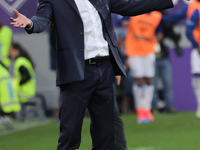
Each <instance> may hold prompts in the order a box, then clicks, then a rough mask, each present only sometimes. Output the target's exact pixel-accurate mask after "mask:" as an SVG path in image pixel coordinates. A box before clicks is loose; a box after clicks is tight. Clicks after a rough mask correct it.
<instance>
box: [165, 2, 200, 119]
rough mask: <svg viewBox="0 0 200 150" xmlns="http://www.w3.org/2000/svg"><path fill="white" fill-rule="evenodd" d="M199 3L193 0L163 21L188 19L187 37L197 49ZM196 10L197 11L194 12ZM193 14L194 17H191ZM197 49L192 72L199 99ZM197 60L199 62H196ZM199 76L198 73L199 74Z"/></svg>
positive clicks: (192, 60) (198, 114)
mask: <svg viewBox="0 0 200 150" xmlns="http://www.w3.org/2000/svg"><path fill="white" fill-rule="evenodd" d="M199 5H200V0H193V1H191V2H190V3H189V4H186V5H185V6H184V7H182V8H181V9H180V10H178V11H177V12H175V13H173V14H171V15H167V16H165V17H163V21H166V22H170V23H177V22H179V21H180V20H182V19H187V21H186V22H187V31H186V34H187V37H188V39H189V40H190V41H191V42H192V44H193V48H194V49H197V50H198V48H199V44H198V42H199V39H200V36H199V35H200V34H199V32H200V30H198V28H197V29H195V28H196V27H198V21H199V18H198V16H199V14H198V11H195V10H196V9H199ZM194 12H196V13H194ZM192 15H193V17H191V16H192ZM197 50H196V51H195V50H194V51H192V53H191V66H192V74H193V84H192V85H193V88H194V91H195V94H196V97H197V99H199V96H198V95H199V93H198V90H199V85H198V83H197V81H196V79H197V78H196V74H198V71H197V70H198V69H196V68H198V65H197V64H198V57H199V56H198V52H197ZM196 61H197V62H196ZM197 76H198V75H197ZM196 115H197V117H200V108H197V113H196Z"/></svg>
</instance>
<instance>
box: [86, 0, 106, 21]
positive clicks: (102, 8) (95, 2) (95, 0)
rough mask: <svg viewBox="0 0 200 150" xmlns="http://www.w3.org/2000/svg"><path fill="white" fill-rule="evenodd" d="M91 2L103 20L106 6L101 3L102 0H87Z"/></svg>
mask: <svg viewBox="0 0 200 150" xmlns="http://www.w3.org/2000/svg"><path fill="white" fill-rule="evenodd" d="M89 1H90V2H91V4H92V5H93V6H94V7H95V8H96V9H97V11H98V12H99V14H100V15H101V16H102V17H103V19H104V20H105V18H106V13H105V12H106V11H107V10H106V8H105V6H104V5H103V3H102V0H89Z"/></svg>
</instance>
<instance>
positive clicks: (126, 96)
mask: <svg viewBox="0 0 200 150" xmlns="http://www.w3.org/2000/svg"><path fill="white" fill-rule="evenodd" d="M121 17H122V16H120V18H119V19H118V20H117V21H119V22H121ZM119 25H120V26H121V23H119ZM125 36H126V31H125V30H120V31H119V33H118V45H119V54H120V56H121V59H122V62H123V64H124V69H125V71H126V77H123V76H122V77H121V83H120V85H119V86H117V93H119V94H117V102H118V106H119V111H120V113H135V107H134V97H133V92H132V90H131V89H132V84H133V76H132V74H131V72H130V68H129V65H128V59H127V56H126V54H125Z"/></svg>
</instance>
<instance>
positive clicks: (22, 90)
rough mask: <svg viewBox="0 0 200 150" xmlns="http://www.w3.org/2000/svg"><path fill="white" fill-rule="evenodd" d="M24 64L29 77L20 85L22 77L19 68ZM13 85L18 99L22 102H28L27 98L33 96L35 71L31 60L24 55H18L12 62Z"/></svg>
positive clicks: (34, 91)
mask: <svg viewBox="0 0 200 150" xmlns="http://www.w3.org/2000/svg"><path fill="white" fill-rule="evenodd" d="M21 66H24V67H25V68H26V69H27V70H28V71H29V73H30V76H31V79H30V80H29V81H27V82H26V83H24V84H22V85H20V81H21V79H22V78H23V77H22V75H21V73H20V71H19V68H20V67H21ZM13 73H14V86H15V89H16V90H17V93H18V96H19V100H20V102H22V103H26V102H28V100H29V99H30V98H32V97H34V96H35V93H36V80H35V71H34V69H33V66H32V64H31V62H30V61H29V60H28V59H27V58H25V57H18V58H17V59H16V60H15V64H14V72H13Z"/></svg>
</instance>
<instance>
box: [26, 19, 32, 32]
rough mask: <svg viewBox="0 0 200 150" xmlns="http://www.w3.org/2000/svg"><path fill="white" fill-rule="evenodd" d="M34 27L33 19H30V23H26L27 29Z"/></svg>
mask: <svg viewBox="0 0 200 150" xmlns="http://www.w3.org/2000/svg"><path fill="white" fill-rule="evenodd" d="M32 28H33V22H32V20H31V19H30V20H29V23H28V25H26V27H25V29H26V30H31V29H32Z"/></svg>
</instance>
